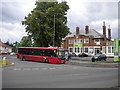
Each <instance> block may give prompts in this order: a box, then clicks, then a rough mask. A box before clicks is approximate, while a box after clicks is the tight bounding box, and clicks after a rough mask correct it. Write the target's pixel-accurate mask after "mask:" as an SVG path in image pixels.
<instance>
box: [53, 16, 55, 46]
mask: <svg viewBox="0 0 120 90" xmlns="http://www.w3.org/2000/svg"><path fill="white" fill-rule="evenodd" d="M53 26H54V29H53V30H54V31H53V47H54V46H55V15H54V25H53Z"/></svg>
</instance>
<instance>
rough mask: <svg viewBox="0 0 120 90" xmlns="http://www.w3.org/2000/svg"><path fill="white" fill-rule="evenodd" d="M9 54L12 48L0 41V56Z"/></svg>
mask: <svg viewBox="0 0 120 90" xmlns="http://www.w3.org/2000/svg"><path fill="white" fill-rule="evenodd" d="M10 52H12V48H11V47H10V46H8V45H6V44H4V43H3V42H1V41H0V54H2V53H10Z"/></svg>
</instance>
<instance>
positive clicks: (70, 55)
mask: <svg viewBox="0 0 120 90" xmlns="http://www.w3.org/2000/svg"><path fill="white" fill-rule="evenodd" d="M76 56H77V55H76V54H75V53H73V52H72V53H69V55H68V59H71V57H76Z"/></svg>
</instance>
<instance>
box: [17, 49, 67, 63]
mask: <svg viewBox="0 0 120 90" xmlns="http://www.w3.org/2000/svg"><path fill="white" fill-rule="evenodd" d="M66 53H67V51H66V50H64V49H59V48H45V47H44V48H43V47H18V53H17V58H18V59H21V60H31V61H40V62H46V63H65V62H66V60H67V58H68V57H67V56H68V55H66Z"/></svg>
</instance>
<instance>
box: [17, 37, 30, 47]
mask: <svg viewBox="0 0 120 90" xmlns="http://www.w3.org/2000/svg"><path fill="white" fill-rule="evenodd" d="M31 46H32V40H31V38H30V36H23V37H22V39H21V42H20V43H17V47H31Z"/></svg>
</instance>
